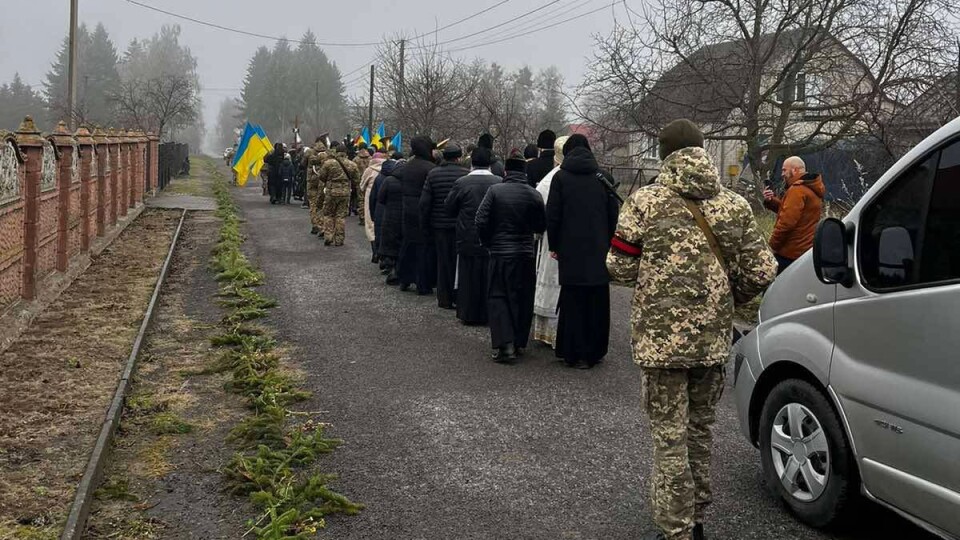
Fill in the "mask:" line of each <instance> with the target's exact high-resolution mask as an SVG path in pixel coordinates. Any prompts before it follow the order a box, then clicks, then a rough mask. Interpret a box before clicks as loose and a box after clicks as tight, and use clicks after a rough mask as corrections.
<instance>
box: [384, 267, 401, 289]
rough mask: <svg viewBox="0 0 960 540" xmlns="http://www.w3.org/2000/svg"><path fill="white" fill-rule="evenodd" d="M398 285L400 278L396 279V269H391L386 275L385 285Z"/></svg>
mask: <svg viewBox="0 0 960 540" xmlns="http://www.w3.org/2000/svg"><path fill="white" fill-rule="evenodd" d="M397 283H400V278H398V277H397V269H396V268H391V269H390V273H389V274H387V285H396V284H397Z"/></svg>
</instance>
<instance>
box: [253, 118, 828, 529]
mask: <svg viewBox="0 0 960 540" xmlns="http://www.w3.org/2000/svg"><path fill="white" fill-rule="evenodd" d="M493 142H494V141H493V137H492V136H490V135H489V134H483V135H481V136H480V137H479V139H478V140H477V142H476V144H475V145H471V146H470V147H468V148H467V150H466V152H465V151H464V149H462V148H461V146H460V145H458V144H454V143H450V142H448V141H445V142H444V143H442V144H440V145H437V144H434V142H433V141H431V140H430V138H428V137H425V136H417V137H414V138H413V140H412V141H411V144H410V151H411V152H410V156H409V157H407V156H405V155H404V154H402V153H400V152H397V151H394V152H387V151H385V149H384V148H381V147H378V146H376V145H371V146H368V147H363V148H359V149H354V148H352V147H351V146H350V145H349V144H348V143H347V142H334V143H332V144H331V143H329V142H328V141H327V140H325V138H319V139H318V140H317V141H316V144H315V145H314V146H313V147H312V148H307V149H304V150H302V151H301V152H299V153H300V157H299V158H297V157H292V156H289V155H287V154H285V152H284V149H283V148H282V147H278V148H277V149H276V150H275V152H274V153H273V154H272V155H271V156H270V157H269V158H268V160H267V163H268V164H269V166H270V167H269V168H270V171H271V172H270V173H269V178H270V181H269V183H270V185H271V186H274V187H271V190H270V193H271V202H280V203H283V202H285V201H287V202H288V201H289V192H288V191H287V190H286V187H285V186H286V185H287V184H286V181H287V178H288V177H290V174H294V173H291V170H297V169H298V167H299V169H300V170H302V171H303V175H302V176H303V183H304V186H305V187H304V189H303V190H302V191H303V198H304V204H305V205H307V206H309V207H310V220H311V233H313V234H315V235H317V236H318V237H319V238H322V239H324V242H325V243H326V244H327V245H332V246H340V245H343V242H344V234H345V232H344V218H345V217H347V216H348V215H349V213H350V212H351V211H356V212H357V213H358V215H359V217H360V222H361V224H362V225H363V226H364V232H365V234H366V237H367V239H368V240H369V242H370V249H371V259H370V261H371V262H372V263H374V264H378V265H379V269H380V271H381V272H382V274H383V275H384V276H385V283H386V284H387V285H389V286H395V287H397V288H399V290H400V291H415V292H416V293H417V294H419V295H431V294H435V295H436V299H437V304H438V306H439V307H440V308H442V309H449V310H455V313H456V317H457V318H458V319H459V320H460V321H461V322H462V323H463V324H465V325H486V326H487V327H488V328H489V330H490V343H491V350H492V358H493V360H494V361H496V362H501V363H511V362H513V361H514V360H515V359H517V357H519V356H522V355H523V354H524V352H525V349H526V348H527V346H528V344H529V343H530V341H531V339H533V340H535V341H538V342H541V343H543V344H545V345H547V346H549V347H551V348H553V350H554V352H555V355H556V356H557V357H558V358H560V359H562V361H563V362H564V363H565V364H566V365H567V366H570V367H576V368H581V369H589V368H592V367H594V366H596V365H597V364H598V363H599V362H601V361H602V360H603V359H604V357H605V356H606V354H607V350H608V343H609V336H610V283H611V282H612V281H613V282H618V283H622V284H625V285H628V286H631V287H633V291H634V292H633V298H632V304H631V319H630V322H631V332H632V346H633V360H634V362H635V363H636V364H638V365H639V366H641V368H642V370H643V376H642V383H643V389H642V394H643V399H644V403H645V406H646V409H647V413H648V415H649V417H650V423H651V433H652V437H653V441H654V459H653V469H654V472H653V477H652V480H651V484H652V490H651V499H652V506H653V515H654V522H655V523H656V525H657V529H656V530H654V531H651V533H650V534H649V535H648V536H645V537H644V538H647V539H649V540H664V539H665V540H677V539H685V540H686V539H689V538H693V539H696V540H702V539H703V538H704V532H703V519H704V510H705V508H706V507H707V505H708V504H709V503H710V500H711V486H710V451H711V445H712V435H711V426H712V424H713V423H714V419H715V408H716V405H717V403H718V401H719V398H720V394H721V393H722V391H723V385H724V376H725V375H724V373H725V371H724V364H725V363H726V361H727V355H728V350H729V346H730V336H731V330H732V325H733V312H734V306H735V305H740V304H743V303H745V302H748V301H750V300H751V299H753V298H755V297H756V296H757V295H759V294H761V293H762V292H763V291H764V290H765V289H766V287H768V286H769V285H770V284H771V283H772V282H773V280H774V278H775V276H776V275H777V274H778V273H779V272H782V271H783V270H784V269H785V268H786V267H787V266H788V265H789V264H790V263H791V262H793V260H795V259H796V258H797V257H799V256H800V254H802V253H803V252H804V251H806V250H808V249H809V248H810V247H811V245H812V242H813V231H814V229H815V227H816V224H817V221H818V220H819V219H820V212H821V208H822V198H823V196H824V191H825V190H824V186H823V182H822V180H821V179H820V177H819V176H818V175H816V174H813V173H807V171H806V170H805V166H804V164H803V161H802V160H801V159H800V158H799V157H791V158H789V159H787V160H786V161H785V162H784V166H783V170H782V173H783V179H784V182H785V184H786V189H785V192H784V193H783V195H782V196H780V197H778V196H777V195H775V194H774V193H773V192H772V191H769V190H768V191H767V192H765V194H764V197H765V205H766V206H768V207H769V208H771V209H772V210H774V211H775V212H777V215H778V219H777V225H776V228H775V231H774V233H773V237H772V238H771V239H769V240H768V239H766V238H764V235H763V234H762V233H761V231H760V229H759V227H758V226H757V223H756V220H755V216H754V212H753V210H752V208H751V206H750V205H749V204H748V203H747V201H746V200H745V199H744V198H743V197H741V196H740V195H738V194H736V193H734V192H733V191H731V190H729V189H727V188H725V187H723V186H722V184H721V182H720V176H719V173H718V171H717V167H716V165H715V163H714V162H713V161H712V159H711V158H710V156H709V154H708V152H707V151H706V150H705V149H704V136H703V134H702V132H701V131H700V130H699V129H698V128H697V126H696V125H695V124H693V123H692V122H690V121H688V120H677V121H675V122H672V123H670V124H669V125H667V126H666V127H664V129H663V130H662V131H661V133H660V135H659V154H660V158H661V162H662V164H661V168H660V174H659V176H658V177H657V178H656V180H655V181H654V182H653V183H652V184H650V185H648V186H644V187H642V188H640V189H638V190H637V191H636V192H634V193H633V194H632V195H631V196H630V198H629V200H627V201H626V202H624V201H623V199H622V198H621V196H620V194H619V193H618V191H617V185H616V183H615V182H614V181H613V178H612V177H611V176H610V175H609V174H608V173H606V172H605V171H603V170H602V169H601V168H600V166H599V164H598V162H597V159H596V156H595V155H594V153H593V151H592V149H591V146H590V142H589V140H588V139H587V138H586V137H584V136H583V135H580V134H574V135H570V136H564V137H557V136H556V135H555V134H554V133H553V132H551V131H549V130H545V131H543V132H542V133H540V135H539V137H538V138H537V142H536V144H535V145H529V146H527V147H525V148H524V150H523V151H520V150H517V149H515V150H513V151H511V152H510V153H509V155H508V156H507V157H506V159H504V160H501V159H500V158H498V157H497V156H495V155H494V153H493ZM353 152H355V153H356V154H355V155H353V156H351V155H350V154H351V153H353ZM274 171H277V172H276V174H275V173H274ZM351 201H352V202H351ZM771 248H772V249H771Z"/></svg>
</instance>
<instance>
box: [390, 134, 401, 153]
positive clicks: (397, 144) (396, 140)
mask: <svg viewBox="0 0 960 540" xmlns="http://www.w3.org/2000/svg"><path fill="white" fill-rule="evenodd" d="M390 147H393V148H396V149H397V151H398V152H403V132H402V131H398V132H397V134H396V135H394V136H393V138H392V139H390V144H389V145H388V146H387V148H390Z"/></svg>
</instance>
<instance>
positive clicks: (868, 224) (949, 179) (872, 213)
mask: <svg viewBox="0 0 960 540" xmlns="http://www.w3.org/2000/svg"><path fill="white" fill-rule="evenodd" d="M859 235H860V243H859V257H860V271H861V274H862V278H863V280H864V282H865V283H866V284H867V285H868V286H870V287H871V288H874V289H893V288H899V287H909V286H914V285H922V284H927V283H936V282H942V281H947V280H953V279H958V278H960V142H954V143H953V144H951V145H950V146H948V147H946V148H944V149H943V150H942V151H937V152H934V153H933V154H932V155H931V156H929V157H928V158H927V159H925V160H924V161H922V162H920V163H917V164H916V165H914V166H913V167H912V168H910V169H909V170H907V171H906V172H905V173H904V174H903V175H902V176H901V177H900V178H898V179H897V180H895V181H894V182H893V183H892V184H891V185H890V186H889V187H887V188H886V190H885V191H884V192H883V193H881V194H880V196H879V197H878V198H877V199H876V200H874V201H873V202H872V203H871V204H870V205H869V206H868V207H867V208H866V209H865V210H864V213H863V218H862V219H861V223H860V233H859Z"/></svg>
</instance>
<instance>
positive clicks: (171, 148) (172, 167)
mask: <svg viewBox="0 0 960 540" xmlns="http://www.w3.org/2000/svg"><path fill="white" fill-rule="evenodd" d="M189 158H190V145H188V144H184V143H175V142H167V143H162V144H161V145H160V158H159V160H158V162H159V163H158V165H159V170H160V183H159V187H160V189H163V188H165V187H167V184H169V183H170V179H172V178H176V177H178V176H181V175H184V174H190V159H189Z"/></svg>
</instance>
